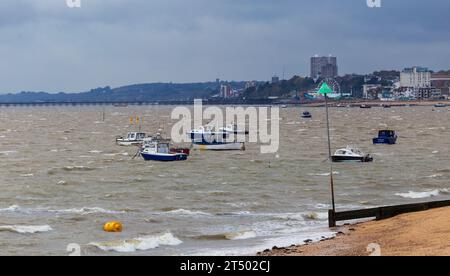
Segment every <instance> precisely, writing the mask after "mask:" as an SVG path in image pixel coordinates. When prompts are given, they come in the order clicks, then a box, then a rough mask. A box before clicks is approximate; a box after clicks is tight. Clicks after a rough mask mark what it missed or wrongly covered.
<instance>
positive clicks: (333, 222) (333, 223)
mask: <svg viewBox="0 0 450 276" xmlns="http://www.w3.org/2000/svg"><path fill="white" fill-rule="evenodd" d="M332 92H333V90H332V89H331V88H330V87H329V86H328V84H327V83H326V82H324V83H323V84H322V86H321V87H320V89H319V92H318V93H319V94H321V95H324V97H325V110H326V120H327V138H328V161H329V162H330V187H331V204H332V208H333V209H332V210H330V211H329V212H328V222H329V226H330V227H335V226H336V219H335V213H336V204H335V199H334V180H333V163H332V162H331V139H330V119H329V115H328V96H327V94H329V93H332Z"/></svg>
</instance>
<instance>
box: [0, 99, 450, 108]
mask: <svg viewBox="0 0 450 276" xmlns="http://www.w3.org/2000/svg"><path fill="white" fill-rule="evenodd" d="M193 104H194V101H193V100H184V101H183V100H181V101H180V100H166V101H73V102H72V101H68V102H55V101H48V102H46V101H42V102H0V107H10V106H96V105H98V106H115V107H127V106H146V105H160V106H164V105H168V106H170V105H172V106H175V105H180V106H184V105H193ZM202 104H203V105H223V106H242V105H244V106H245V105H264V106H267V105H272V106H280V107H293V106H297V107H323V106H324V105H325V102H324V101H320V102H303V103H301V102H274V101H273V100H269V99H254V100H245V101H240V100H235V101H217V100H203V102H202ZM436 104H445V105H447V106H448V107H450V100H441V101H436V100H433V101H431V100H430V101H426V100H422V101H419V100H414V101H380V100H373V101H364V100H351V101H344V100H340V101H330V102H329V105H330V106H334V107H360V106H362V105H365V106H368V107H385V106H389V107H402V106H434V105H436Z"/></svg>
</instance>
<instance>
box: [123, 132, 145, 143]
mask: <svg viewBox="0 0 450 276" xmlns="http://www.w3.org/2000/svg"><path fill="white" fill-rule="evenodd" d="M144 138H145V133H143V132H129V133H128V134H127V138H126V139H127V140H128V141H142V140H144Z"/></svg>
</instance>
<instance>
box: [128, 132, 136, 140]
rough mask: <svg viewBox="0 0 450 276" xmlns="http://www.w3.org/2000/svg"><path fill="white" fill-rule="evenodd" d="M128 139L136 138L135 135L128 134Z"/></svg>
mask: <svg viewBox="0 0 450 276" xmlns="http://www.w3.org/2000/svg"><path fill="white" fill-rule="evenodd" d="M127 138H128V139H135V138H136V134H135V133H128V137H127Z"/></svg>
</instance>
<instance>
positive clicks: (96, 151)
mask: <svg viewBox="0 0 450 276" xmlns="http://www.w3.org/2000/svg"><path fill="white" fill-rule="evenodd" d="M89 153H102V151H101V150H90V151H89Z"/></svg>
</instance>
